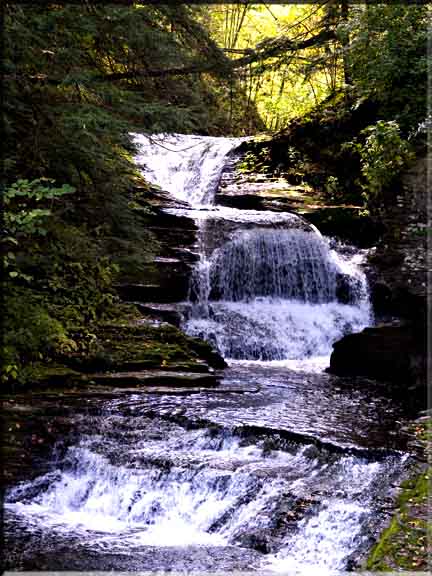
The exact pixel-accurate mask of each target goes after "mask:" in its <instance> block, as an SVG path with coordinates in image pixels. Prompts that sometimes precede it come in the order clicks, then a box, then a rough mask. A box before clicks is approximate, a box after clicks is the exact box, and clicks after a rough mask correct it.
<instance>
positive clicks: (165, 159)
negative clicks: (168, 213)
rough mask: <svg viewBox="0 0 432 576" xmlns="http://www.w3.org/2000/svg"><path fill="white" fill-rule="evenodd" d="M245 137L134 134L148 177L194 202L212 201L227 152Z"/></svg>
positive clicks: (195, 203) (178, 196)
mask: <svg viewBox="0 0 432 576" xmlns="http://www.w3.org/2000/svg"><path fill="white" fill-rule="evenodd" d="M244 140H245V139H244V138H216V137H211V136H193V135H192V136H186V135H184V134H155V135H152V136H147V135H144V134H134V141H135V143H136V144H137V145H138V147H139V154H138V156H137V157H136V162H137V164H138V165H139V166H140V167H141V169H142V170H143V172H144V174H145V176H146V178H148V180H149V181H150V182H152V183H153V184H157V185H158V186H160V187H161V188H162V189H163V190H166V191H167V192H170V193H171V194H172V195H173V196H175V197H176V198H178V199H179V200H184V201H186V202H189V203H190V204H191V205H195V206H196V205H201V204H213V200H214V194H215V190H216V188H217V185H218V184H219V180H220V177H221V174H222V170H223V168H224V162H225V158H226V156H227V154H229V152H231V151H232V150H234V149H235V148H237V147H238V146H239V145H240V144H241V143H242V142H243V141H244Z"/></svg>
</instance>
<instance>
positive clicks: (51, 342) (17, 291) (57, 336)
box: [1, 284, 67, 382]
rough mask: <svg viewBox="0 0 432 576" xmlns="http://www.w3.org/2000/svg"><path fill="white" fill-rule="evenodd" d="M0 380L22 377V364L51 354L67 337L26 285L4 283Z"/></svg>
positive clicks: (28, 364)
mask: <svg viewBox="0 0 432 576" xmlns="http://www.w3.org/2000/svg"><path fill="white" fill-rule="evenodd" d="M4 289H5V292H6V293H5V301H6V306H5V310H4V316H3V330H4V338H3V348H2V358H1V361H2V382H8V381H14V380H17V379H18V380H21V381H22V380H24V379H25V378H26V372H25V370H23V368H24V367H28V366H30V365H31V363H33V362H36V361H40V360H42V359H44V358H46V357H47V356H49V355H50V354H52V353H53V352H54V351H55V349H56V347H57V346H59V345H60V343H62V342H64V341H65V340H67V336H66V333H65V330H64V328H63V326H62V324H61V323H60V322H59V321H58V320H56V319H55V318H53V317H52V316H51V315H50V314H49V312H48V310H47V309H46V307H45V306H44V304H43V300H42V299H41V298H40V296H38V295H37V293H35V292H34V291H32V290H31V289H30V288H25V287H17V286H13V285H9V284H5V285H4Z"/></svg>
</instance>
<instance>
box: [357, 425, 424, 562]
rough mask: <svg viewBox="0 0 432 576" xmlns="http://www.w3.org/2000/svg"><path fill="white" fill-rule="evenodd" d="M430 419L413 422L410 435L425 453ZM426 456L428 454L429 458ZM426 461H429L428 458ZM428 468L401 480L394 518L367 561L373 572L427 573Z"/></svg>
mask: <svg viewBox="0 0 432 576" xmlns="http://www.w3.org/2000/svg"><path fill="white" fill-rule="evenodd" d="M431 430H432V419H431V418H430V417H429V418H427V419H426V420H424V419H423V420H422V422H421V423H419V422H418V421H417V423H416V426H415V429H414V431H413V432H414V436H415V438H416V440H417V442H420V443H421V444H422V445H423V446H424V447H425V450H426V452H428V451H430V447H431V444H430V442H431V437H432V434H431ZM429 456H430V455H429ZM429 462H430V459H429ZM431 474H432V469H431V467H430V466H428V467H427V468H426V467H425V468H424V469H423V471H421V472H420V473H417V474H416V475H415V476H413V477H412V478H410V479H408V480H407V481H405V482H404V483H403V484H402V486H401V489H402V490H401V493H400V495H399V497H398V499H397V502H396V510H395V515H394V516H393V518H392V520H391V522H390V524H389V525H388V527H387V528H386V529H385V530H384V532H383V533H382V534H381V536H380V538H379V540H378V542H377V543H376V544H375V546H374V547H373V549H372V551H371V553H370V555H369V558H368V560H367V564H366V569H367V570H371V571H374V572H381V571H384V572H393V571H406V570H408V571H414V570H416V571H417V570H419V571H427V570H428V569H429V570H430V541H431V540H430V538H431V536H432V523H431V521H430V515H429V510H430V488H431Z"/></svg>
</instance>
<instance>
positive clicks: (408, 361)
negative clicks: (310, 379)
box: [329, 155, 432, 402]
mask: <svg viewBox="0 0 432 576" xmlns="http://www.w3.org/2000/svg"><path fill="white" fill-rule="evenodd" d="M431 160H432V159H431V156H430V155H429V156H424V157H421V158H419V159H418V160H417V162H416V163H415V165H414V166H413V167H412V168H411V169H410V170H409V171H407V173H406V174H404V175H403V176H402V178H401V181H400V185H399V187H398V190H397V192H396V193H394V195H393V197H391V192H392V191H388V193H387V197H386V198H385V199H384V202H383V205H382V206H380V207H377V214H376V216H377V217H378V218H379V219H380V221H381V222H382V224H383V225H384V226H385V234H384V235H383V238H382V240H381V241H380V243H379V244H378V246H377V248H376V251H375V253H374V254H373V255H372V257H371V258H370V260H371V264H372V268H371V271H370V277H371V278H370V280H371V289H372V300H373V303H374V308H375V313H376V316H377V320H378V322H379V324H378V326H376V327H375V328H367V329H365V330H364V331H363V332H361V333H358V334H350V335H348V336H345V337H344V338H342V339H341V340H340V341H339V342H336V343H335V344H334V349H333V353H332V356H331V360H330V369H329V371H331V372H333V373H336V374H344V375H358V374H363V375H366V376H369V377H372V378H377V379H379V380H386V381H388V382H391V383H393V384H396V385H397V386H398V387H400V388H401V389H403V390H411V389H413V388H418V389H420V390H421V392H420V393H419V394H418V395H416V399H417V400H418V401H420V402H424V401H425V394H424V392H425V384H426V375H427V360H426V358H427V302H428V297H430V290H431V287H430V285H429V286H428V282H427V279H428V268H430V255H429V254H428V252H427V238H428V225H429V221H428V199H429V185H430V178H428V176H429V175H428V167H429V166H430V165H431V164H430V163H431ZM394 316H396V317H398V318H400V319H401V320H400V321H396V322H395V321H392V322H391V323H390V324H388V323H387V324H382V321H383V320H384V322H385V321H386V320H387V321H388V319H389V317H394Z"/></svg>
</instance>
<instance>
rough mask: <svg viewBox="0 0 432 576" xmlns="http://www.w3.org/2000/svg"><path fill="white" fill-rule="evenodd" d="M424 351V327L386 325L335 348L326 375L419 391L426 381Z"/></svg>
mask: <svg viewBox="0 0 432 576" xmlns="http://www.w3.org/2000/svg"><path fill="white" fill-rule="evenodd" d="M425 348H426V344H425V330H424V327H421V326H415V325H413V324H411V325H409V324H387V325H381V326H376V327H374V328H365V329H364V330H363V331H362V332H358V333H355V334H348V335H347V336H344V337H343V338H342V339H341V340H339V341H338V342H336V343H335V344H334V345H333V352H332V355H331V358H330V367H329V368H328V369H327V371H328V372H331V373H333V374H338V375H340V376H366V377H369V378H374V379H377V380H385V381H389V382H393V383H395V384H399V385H401V386H403V387H406V388H410V387H419V386H422V385H424V384H425V378H426V353H425V352H426V351H425Z"/></svg>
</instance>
